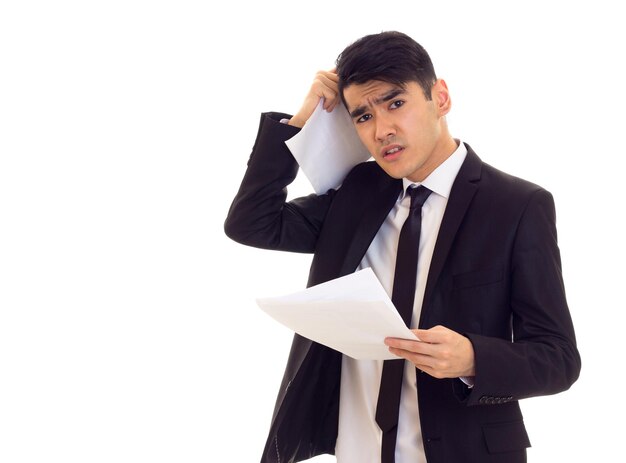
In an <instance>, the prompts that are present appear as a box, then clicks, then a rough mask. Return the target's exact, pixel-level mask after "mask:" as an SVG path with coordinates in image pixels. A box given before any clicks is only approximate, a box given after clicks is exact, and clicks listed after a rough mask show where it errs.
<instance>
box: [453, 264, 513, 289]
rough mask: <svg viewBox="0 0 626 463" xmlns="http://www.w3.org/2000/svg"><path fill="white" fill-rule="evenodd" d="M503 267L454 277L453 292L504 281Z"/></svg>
mask: <svg viewBox="0 0 626 463" xmlns="http://www.w3.org/2000/svg"><path fill="white" fill-rule="evenodd" d="M503 274H504V271H503V270H502V267H497V268H489V269H484V270H476V271H473V272H466V273H461V274H459V275H453V276H452V290H453V291H454V290H456V289H463V288H471V287H474V286H484V285H489V284H491V283H497V282H499V281H502V276H503Z"/></svg>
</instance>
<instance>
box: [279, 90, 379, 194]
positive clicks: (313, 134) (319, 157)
mask: <svg viewBox="0 0 626 463" xmlns="http://www.w3.org/2000/svg"><path fill="white" fill-rule="evenodd" d="M285 144H286V145H287V147H288V148H289V150H290V151H291V154H293V157H294V158H295V159H296V161H298V164H299V166H300V168H301V169H302V172H304V175H306V177H307V178H308V179H309V181H310V182H311V185H313V189H314V190H315V192H316V193H317V194H324V193H326V192H327V191H328V190H329V189H331V188H337V187H339V186H340V185H341V184H342V183H343V179H344V178H346V175H348V172H350V170H351V169H352V168H353V167H354V166H356V165H357V164H360V163H361V162H363V161H367V160H368V159H369V158H370V154H369V152H368V151H367V149H366V148H365V146H363V143H361V139H360V138H359V136H358V135H357V133H356V130H355V129H354V125H353V123H352V120H351V119H350V115H349V114H348V111H347V110H346V108H345V106H344V105H343V104H341V103H340V104H339V105H337V106H336V107H335V109H334V110H333V111H332V112H330V113H329V112H327V111H325V110H324V108H323V100H320V102H319V104H318V105H317V108H316V109H315V111H314V112H313V114H312V115H311V117H310V118H309V120H308V121H307V122H306V124H304V127H303V128H302V130H301V131H300V132H298V133H297V134H296V135H295V136H293V137H291V138H290V139H289V140H287V141H286V142H285Z"/></svg>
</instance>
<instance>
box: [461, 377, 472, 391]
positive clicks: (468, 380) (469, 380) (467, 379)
mask: <svg viewBox="0 0 626 463" xmlns="http://www.w3.org/2000/svg"><path fill="white" fill-rule="evenodd" d="M459 379H460V380H461V381H463V382H464V383H465V385H466V386H467V387H468V388H470V389H471V388H473V387H474V377H473V376H460V377H459Z"/></svg>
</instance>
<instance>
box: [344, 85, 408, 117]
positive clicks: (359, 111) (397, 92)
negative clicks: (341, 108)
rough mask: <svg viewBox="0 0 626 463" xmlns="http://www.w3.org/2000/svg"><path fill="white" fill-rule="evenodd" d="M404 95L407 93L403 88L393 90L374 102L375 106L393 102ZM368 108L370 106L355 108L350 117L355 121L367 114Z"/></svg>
mask: <svg viewBox="0 0 626 463" xmlns="http://www.w3.org/2000/svg"><path fill="white" fill-rule="evenodd" d="M403 93H406V91H405V90H404V89H403V88H394V89H393V90H390V91H388V92H387V93H385V94H384V95H382V96H381V97H379V98H377V99H376V100H374V104H375V105H379V104H381V103H385V102H387V101H389V100H393V99H394V98H396V97H397V96H398V95H402V94H403ZM368 108H369V106H367V105H363V106H358V107H357V108H355V109H354V110H353V111H351V112H350V117H352V118H353V119H355V118H357V117H361V116H362V115H363V114H365V112H366V111H367V110H368Z"/></svg>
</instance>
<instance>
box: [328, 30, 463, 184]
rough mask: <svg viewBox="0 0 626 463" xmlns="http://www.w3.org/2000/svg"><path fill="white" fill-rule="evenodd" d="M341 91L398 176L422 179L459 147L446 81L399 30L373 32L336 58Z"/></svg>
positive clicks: (371, 146) (374, 148) (380, 157)
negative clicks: (451, 121)
mask: <svg viewBox="0 0 626 463" xmlns="http://www.w3.org/2000/svg"><path fill="white" fill-rule="evenodd" d="M337 74H338V76H339V93H340V95H341V99H342V101H343V103H344V104H345V106H346V108H347V110H348V112H349V113H350V117H351V118H352V121H353V122H354V126H355V129H356V131H357V134H358V135H359V138H360V139H361V141H362V142H363V144H364V145H365V147H366V148H367V149H368V151H369V152H370V154H371V155H372V157H373V158H374V160H375V161H376V162H377V163H378V165H380V167H382V169H383V170H384V171H385V172H387V174H389V175H390V176H392V177H394V178H408V179H410V180H411V181H414V182H421V181H422V180H424V178H426V177H427V176H428V175H429V174H430V173H431V172H432V171H433V170H434V169H436V168H437V167H438V166H439V165H440V164H441V163H442V162H443V161H445V160H446V159H447V158H448V157H449V156H450V155H451V154H452V153H453V152H454V150H455V149H456V142H455V141H454V139H453V138H452V137H451V136H450V133H449V132H448V127H447V124H446V120H445V115H446V114H447V113H448V111H449V110H450V107H451V101H450V95H449V93H448V88H447V86H446V83H445V82H444V81H443V80H441V79H437V77H436V75H435V70H434V68H433V65H432V62H431V61H430V57H429V56H428V54H427V53H426V51H425V50H424V49H423V48H422V46H421V45H419V44H418V43H417V42H415V41H414V40H413V39H411V38H410V37H408V36H406V35H405V34H402V33H399V32H383V33H381V34H376V35H369V36H366V37H363V38H361V39H359V40H357V41H356V42H355V43H353V44H352V45H350V46H348V47H347V48H346V49H345V50H344V51H343V52H342V53H341V55H340V56H339V58H337Z"/></svg>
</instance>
